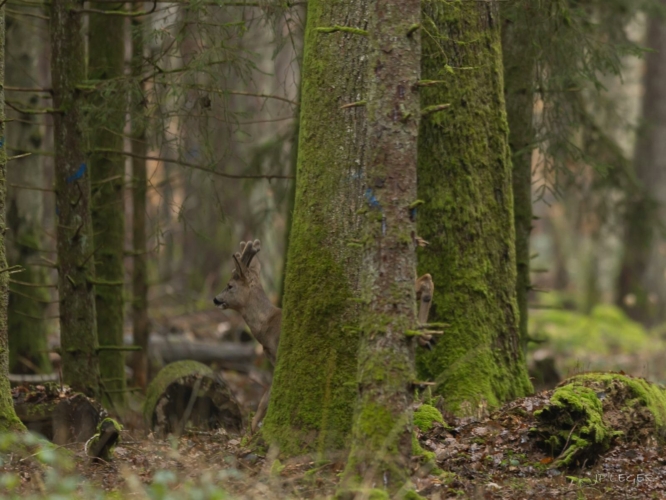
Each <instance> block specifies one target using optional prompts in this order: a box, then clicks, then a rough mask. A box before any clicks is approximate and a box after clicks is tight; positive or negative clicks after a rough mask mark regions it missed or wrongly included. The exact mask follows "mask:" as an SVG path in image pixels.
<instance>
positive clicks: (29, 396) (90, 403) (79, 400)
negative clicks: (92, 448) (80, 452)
mask: <svg viewBox="0 0 666 500" xmlns="http://www.w3.org/2000/svg"><path fill="white" fill-rule="evenodd" d="M12 399H13V401H14V409H15V410H16V415H17V416H18V417H19V419H20V420H21V421H22V422H23V424H24V425H25V426H26V427H27V428H28V430H30V431H33V432H37V433H39V434H41V435H43V436H44V437H45V438H46V439H49V440H50V441H53V442H54V443H56V444H58V445H63V444H68V443H82V442H85V441H87V440H88V439H90V438H91V436H93V435H94V434H95V432H96V428H97V425H98V424H99V422H100V421H101V420H102V419H103V418H104V417H105V416H106V412H105V411H104V409H103V408H102V406H101V405H100V404H99V403H97V402H96V401H94V400H92V399H90V398H88V397H87V396H84V395H83V394H80V393H77V392H73V391H72V390H71V389H70V388H69V387H64V388H60V386H59V385H57V384H53V383H49V384H44V385H36V386H22V387H16V388H14V389H12Z"/></svg>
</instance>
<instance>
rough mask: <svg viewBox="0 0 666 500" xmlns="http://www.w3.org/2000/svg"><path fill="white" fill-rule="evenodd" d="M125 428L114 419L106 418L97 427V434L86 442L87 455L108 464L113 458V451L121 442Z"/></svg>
mask: <svg viewBox="0 0 666 500" xmlns="http://www.w3.org/2000/svg"><path fill="white" fill-rule="evenodd" d="M122 430H123V426H122V425H120V424H119V423H118V422H116V421H115V420H113V419H112V418H105V419H104V420H102V421H101V422H100V423H99V425H98V426H97V433H96V434H95V435H94V436H93V437H91V438H90V439H89V440H88V441H87V442H86V454H87V455H88V456H89V457H91V458H93V459H97V458H99V459H102V460H104V461H105V462H108V461H110V460H111V458H113V450H114V449H115V448H116V445H117V444H118V443H119V442H120V431H122Z"/></svg>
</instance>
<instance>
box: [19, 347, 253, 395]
mask: <svg viewBox="0 0 666 500" xmlns="http://www.w3.org/2000/svg"><path fill="white" fill-rule="evenodd" d="M125 344H126V345H131V340H130V339H126V341H125ZM148 349H149V351H150V352H149V353H148V355H149V357H150V358H151V359H152V360H154V361H155V363H156V364H157V366H162V365H166V364H169V363H173V362H175V361H182V360H188V359H190V360H194V361H199V362H200V363H204V364H211V363H217V364H218V365H220V366H221V367H222V368H224V369H231V370H236V371H239V372H246V371H248V370H249V367H250V366H251V365H252V361H253V360H254V358H255V357H256V351H255V347H254V345H253V344H252V343H239V342H217V343H215V344H213V343H208V342H196V341H191V340H184V339H177V340H173V339H165V338H163V337H153V338H151V339H150V344H149V346H148ZM59 380H60V375H59V374H58V373H48V374H43V375H41V374H40V375H34V374H27V375H23V374H21V375H19V374H12V373H10V374H9V381H10V382H11V383H12V385H19V384H44V383H47V382H58V381H59Z"/></svg>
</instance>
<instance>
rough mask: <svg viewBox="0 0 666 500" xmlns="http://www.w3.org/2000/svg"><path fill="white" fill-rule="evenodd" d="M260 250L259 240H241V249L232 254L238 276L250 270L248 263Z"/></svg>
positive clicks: (242, 275) (243, 275)
mask: <svg viewBox="0 0 666 500" xmlns="http://www.w3.org/2000/svg"><path fill="white" fill-rule="evenodd" d="M259 250H261V242H260V241H259V240H254V241H248V242H247V243H246V242H244V241H241V251H240V252H236V253H235V254H234V255H233V258H234V264H235V267H236V272H237V273H238V276H239V277H241V278H242V277H245V276H246V275H247V273H248V272H249V270H250V264H251V263H252V259H253V258H254V256H255V255H257V254H258V253H259Z"/></svg>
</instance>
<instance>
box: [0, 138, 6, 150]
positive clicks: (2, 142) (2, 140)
mask: <svg viewBox="0 0 666 500" xmlns="http://www.w3.org/2000/svg"><path fill="white" fill-rule="evenodd" d="M4 145H5V138H4V137H0V148H1V147H3V146H4Z"/></svg>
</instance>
